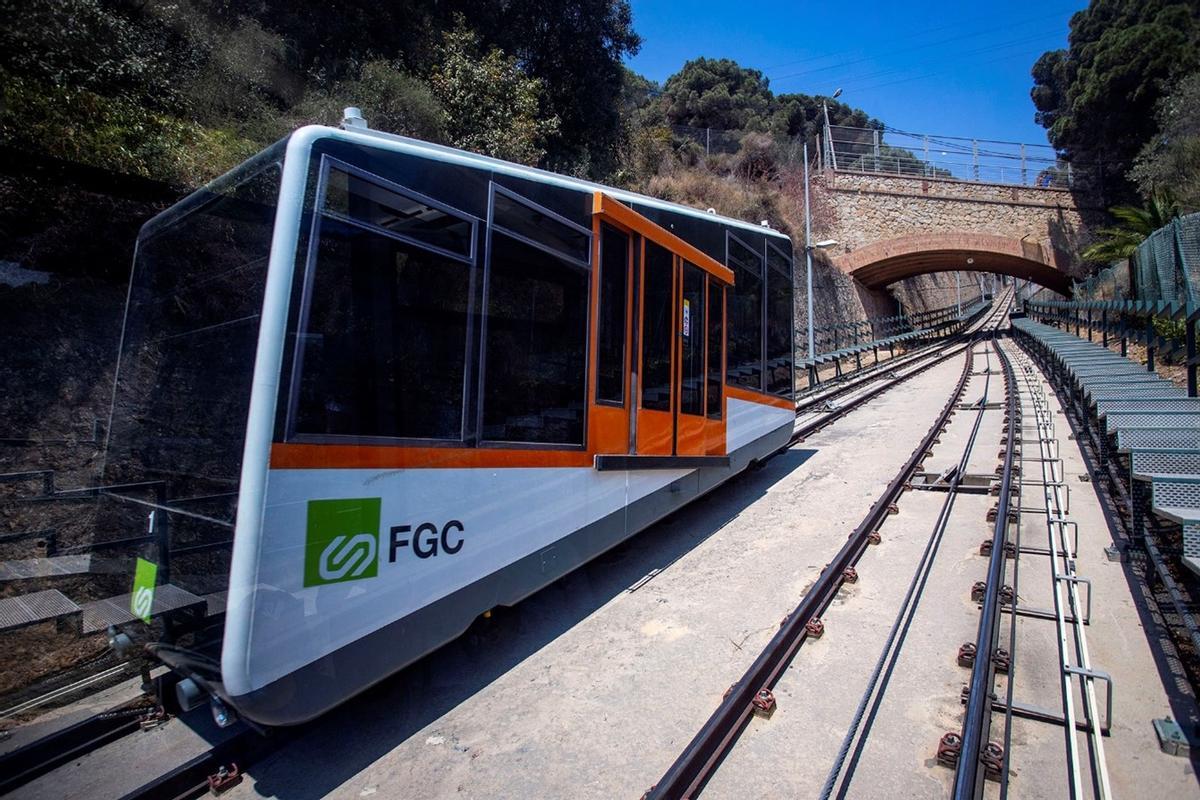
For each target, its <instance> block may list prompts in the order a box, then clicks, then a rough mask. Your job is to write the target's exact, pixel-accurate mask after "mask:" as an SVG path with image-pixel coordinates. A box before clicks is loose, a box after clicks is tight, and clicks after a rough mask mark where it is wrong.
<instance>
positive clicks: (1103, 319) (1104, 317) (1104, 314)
mask: <svg viewBox="0 0 1200 800" xmlns="http://www.w3.org/2000/svg"><path fill="white" fill-rule="evenodd" d="M1100 343H1101V344H1102V345H1104V347H1105V348H1106V349H1107V348H1108V309H1107V308H1106V309H1103V310H1102V311H1101V312H1100Z"/></svg>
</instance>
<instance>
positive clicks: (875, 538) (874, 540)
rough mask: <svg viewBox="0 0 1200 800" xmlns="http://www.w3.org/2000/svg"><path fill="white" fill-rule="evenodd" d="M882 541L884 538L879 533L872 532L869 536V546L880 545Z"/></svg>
mask: <svg viewBox="0 0 1200 800" xmlns="http://www.w3.org/2000/svg"><path fill="white" fill-rule="evenodd" d="M882 541H883V536H881V535H880V533H879V531H871V532H870V533H868V534H867V544H879V543H880V542H882Z"/></svg>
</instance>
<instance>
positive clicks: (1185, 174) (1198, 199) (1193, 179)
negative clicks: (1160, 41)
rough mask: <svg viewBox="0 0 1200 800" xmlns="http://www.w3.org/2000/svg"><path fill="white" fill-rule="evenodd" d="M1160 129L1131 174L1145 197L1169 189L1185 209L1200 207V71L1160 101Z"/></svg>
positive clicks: (1190, 209) (1157, 114)
mask: <svg viewBox="0 0 1200 800" xmlns="http://www.w3.org/2000/svg"><path fill="white" fill-rule="evenodd" d="M1155 119H1156V121H1157V122H1158V129H1159V132H1158V134H1157V135H1155V137H1154V138H1153V139H1151V140H1150V141H1149V142H1147V143H1146V144H1145V146H1144V147H1142V150H1141V152H1140V153H1138V156H1137V159H1136V161H1135V162H1134V167H1133V170H1132V171H1131V172H1130V173H1129V176H1130V178H1131V179H1132V180H1133V181H1134V183H1136V184H1137V187H1138V190H1139V191H1140V192H1141V193H1142V195H1143V196H1144V197H1153V196H1154V195H1155V194H1156V193H1163V192H1167V193H1170V194H1173V195H1174V196H1175V197H1176V198H1178V200H1179V205H1180V207H1181V209H1182V210H1185V211H1197V210H1200V73H1196V74H1194V75H1190V76H1188V77H1187V78H1184V79H1183V80H1182V81H1180V83H1179V84H1178V86H1176V87H1175V89H1174V90H1173V91H1172V92H1171V93H1170V94H1168V95H1167V96H1165V97H1163V98H1162V99H1161V100H1159V102H1158V106H1157V110H1156V112H1155Z"/></svg>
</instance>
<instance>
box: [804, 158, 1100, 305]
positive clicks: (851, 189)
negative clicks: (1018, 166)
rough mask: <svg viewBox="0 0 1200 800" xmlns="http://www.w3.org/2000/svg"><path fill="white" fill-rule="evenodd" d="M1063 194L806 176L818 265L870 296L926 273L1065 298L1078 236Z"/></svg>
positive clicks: (1079, 220)
mask: <svg viewBox="0 0 1200 800" xmlns="http://www.w3.org/2000/svg"><path fill="white" fill-rule="evenodd" d="M1095 211H1097V209H1091V208H1082V207H1080V206H1078V205H1077V203H1076V199H1075V198H1074V196H1073V195H1072V193H1071V192H1070V191H1069V190H1067V189H1059V188H1048V187H1047V188H1043V187H1034V186H1013V185H1005V184H995V183H976V182H972V181H964V180H954V179H944V178H921V177H902V176H893V175H881V174H871V173H857V172H844V171H838V170H832V169H826V170H823V171H821V172H819V173H818V174H817V175H816V176H814V181H813V225H814V228H815V230H816V231H819V234H820V236H819V237H817V236H816V234H814V238H830V239H835V240H837V244H836V245H834V246H832V247H830V248H829V249H828V250H827V251H825V255H826V257H827V258H828V259H829V260H830V261H831V262H832V263H833V265H834V266H835V267H837V268H839V269H840V270H841V271H842V272H845V273H846V274H848V275H850V276H851V277H853V278H854V279H855V280H856V281H857V282H858V283H860V284H862V285H863V286H865V287H867V288H868V289H876V290H882V289H884V287H886V286H888V285H890V284H893V283H895V282H897V281H900V280H903V279H905V278H910V277H913V276H915V275H921V274H925V273H930V272H943V271H955V270H961V271H974V272H996V273H1000V274H1004V275H1011V276H1014V277H1017V278H1021V279H1027V280H1031V281H1033V282H1034V283H1037V284H1040V285H1042V286H1045V287H1047V288H1049V289H1053V290H1054V291H1056V292H1059V293H1060V294H1064V295H1069V294H1070V293H1071V278H1072V277H1073V276H1075V275H1077V274H1079V273H1078V268H1079V265H1078V264H1077V263H1076V261H1075V259H1074V257H1073V256H1072V254H1073V253H1075V252H1077V251H1078V246H1079V243H1080V242H1081V240H1083V239H1084V237H1085V234H1086V227H1087V223H1086V219H1087V218H1094V212H1095Z"/></svg>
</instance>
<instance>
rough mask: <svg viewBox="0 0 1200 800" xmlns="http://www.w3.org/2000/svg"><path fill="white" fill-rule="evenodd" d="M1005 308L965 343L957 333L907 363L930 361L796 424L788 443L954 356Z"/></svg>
mask: <svg viewBox="0 0 1200 800" xmlns="http://www.w3.org/2000/svg"><path fill="white" fill-rule="evenodd" d="M1006 308H1007V306H1006V305H999V306H997V309H996V310H995V311H994V312H993V313H992V314H990V315H989V316H988V318H987V319H986V320H984V321H983V324H982V325H981V326H980V327H979V328H977V329H974V330H973V331H972V332H971V333H970V336H971V337H972V338H971V339H970V340H969V341H968V342H966V343H964V342H963V341H962V340H961V337H963V336H967V335H968V334H966V333H962V334H958V335H956V336H955V338H954V341H951V342H946V343H943V344H941V345H938V349H937V350H935V351H934V352H929V353H922V354H921V356H920V357H918V358H915V359H913V361H912V362H909V364H912V363H915V362H916V361H919V360H920V359H921V358H930V359H931V360H930V361H929V363H927V364H922V365H921V366H919V367H917V368H915V369H913V370H912V371H911V372H908V373H905V374H904V375H901V376H899V377H897V378H892V379H891V380H889V381H887V382H886V383H883V384H881V385H879V386H877V387H875V388H874V389H871V390H869V391H867V392H864V393H863V394H861V395H858V396H857V397H854V398H853V399H851V400H850V401H848V402H846V403H844V404H842V405H840V406H838V407H837V408H834V409H832V410H830V411H828V412H826V413H825V414H823V415H822V416H818V417H817V418H816V419H813V420H810V421H809V422H805V423H803V424H801V425H800V426H799V427H797V428H796V429H795V430H793V431H792V437H791V439H790V440H789V441H788V445H789V446H790V445H793V444H795V443H796V442H799V441H801V440H803V439H804V438H805V437H807V436H810V435H812V434H813V433H815V432H817V431H818V430H820V429H822V428H824V427H825V426H826V425H829V424H831V423H833V422H835V421H836V420H838V419H840V418H841V417H844V416H845V415H846V414H848V413H850V412H851V411H853V410H854V409H856V408H858V407H859V406H861V405H863V404H864V403H866V402H867V401H869V400H872V399H874V398H876V397H878V396H879V395H881V394H883V393H884V392H886V391H888V390H889V389H892V388H894V387H896V386H899V385H900V384H901V383H904V382H905V381H907V380H908V379H909V378H914V377H916V376H917V375H920V374H922V373H923V372H926V371H927V370H929V369H932V368H933V367H935V366H937V365H938V364H941V363H943V362H945V361H947V360H948V359H950V358H953V357H954V356H956V355H958V354H959V353H961V352H962V351H963V350H964V349H966V348H967V347H969V346H970V344H971V342H973V341H975V339H976V338H977V337H978V336H979V333H980V332H981V331H982V330H983V328H984V327H985V326H986V325H988V324H994V323H995V322H998V320H999V319H1000V318H1002V317H1003V314H1004V310H1005V309H1006ZM909 364H906V365H905V366H908V365H909ZM875 380H878V376H875V377H872V378H870V379H867V380H863V381H860V382H858V383H856V384H853V385H852V386H849V387H847V388H846V390H845V391H839V392H836V393H831V394H829V395H824V396H822V397H821V398H819V400H820V401H826V400H828V399H830V398H831V397H834V396H838V395H842V394H847V393H849V392H850V391H852V390H853V389H856V388H859V387H861V386H865V385H868V384H870V383H872V382H874V381H875ZM813 404H815V403H813ZM809 405H812V404H809ZM796 416H797V417H799V416H801V412H800V411H797V413H796Z"/></svg>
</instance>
